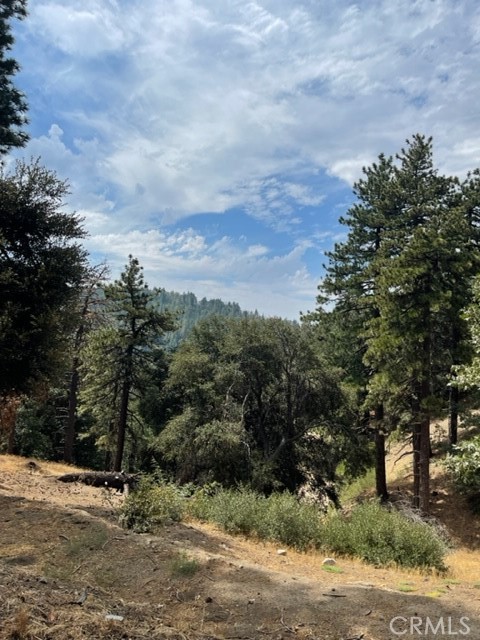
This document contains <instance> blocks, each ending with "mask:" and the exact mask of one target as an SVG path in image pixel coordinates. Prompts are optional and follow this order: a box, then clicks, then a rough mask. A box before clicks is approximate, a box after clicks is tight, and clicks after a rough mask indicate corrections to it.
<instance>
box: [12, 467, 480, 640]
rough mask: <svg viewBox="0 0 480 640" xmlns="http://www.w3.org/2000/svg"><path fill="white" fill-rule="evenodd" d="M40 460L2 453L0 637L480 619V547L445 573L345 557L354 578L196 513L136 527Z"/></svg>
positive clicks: (366, 628)
mask: <svg viewBox="0 0 480 640" xmlns="http://www.w3.org/2000/svg"><path fill="white" fill-rule="evenodd" d="M27 462H28V460H26V459H22V458H15V457H12V456H0V485H2V486H3V487H7V489H0V640H38V639H40V640H47V638H48V640H96V639H97V638H104V639H105V640H117V639H118V640H120V638H131V639H132V640H137V639H138V640H140V638H142V639H143V640H145V638H152V639H159V640H165V639H166V638H169V639H170V640H177V639H178V640H180V638H181V639H182V640H196V639H200V638H201V639H202V640H207V638H208V639H209V638H225V637H246V638H260V637H261V638H295V640H307V639H308V640H312V639H313V638H321V639H322V640H339V638H353V637H359V636H360V635H361V634H362V633H363V634H364V636H363V637H364V640H385V638H386V637H388V620H389V619H390V618H391V617H392V616H394V615H402V614H403V613H404V612H408V611H415V612H416V613H418V615H424V616H427V615H428V616H430V617H434V616H437V617H438V616H440V615H444V616H448V615H459V614H460V613H464V614H465V615H469V616H470V617H471V618H472V619H478V617H479V603H480V588H479V587H480V571H479V570H478V569H479V567H480V551H467V549H466V548H465V549H460V550H457V551H455V553H453V554H452V555H451V557H450V558H449V564H450V565H451V566H452V572H451V575H449V576H448V578H447V579H445V578H444V577H439V576H435V575H430V576H426V575H424V574H422V573H421V572H420V571H397V570H394V569H385V568H380V569H376V568H374V567H372V566H368V565H365V564H363V563H361V562H358V561H355V560H352V559H343V558H342V560H341V569H342V573H333V572H327V571H325V570H323V569H322V560H323V556H319V555H318V554H313V553H300V552H295V551H293V550H290V549H289V550H288V551H287V555H286V556H283V555H278V554H277V549H278V548H277V546H276V545H275V544H272V543H258V542H257V543H253V542H252V541H251V540H248V539H246V538H242V537H232V536H228V535H226V534H225V533H223V532H221V531H219V530H218V529H217V528H216V527H215V526H213V525H203V524H198V523H195V522H193V521H192V522H189V523H183V524H181V523H180V524H178V523H176V524H172V525H171V526H167V527H166V528H164V529H162V530H161V531H160V532H159V535H158V536H151V535H144V534H131V533H129V532H126V531H124V530H122V529H121V528H120V527H119V526H118V524H117V522H116V520H115V517H114V515H113V511H112V510H113V508H114V507H115V505H116V504H119V502H120V501H121V500H123V498H122V497H121V496H116V495H115V494H112V495H111V496H110V497H109V498H108V500H107V499H105V497H104V493H103V491H102V490H99V489H95V488H92V487H86V486H84V485H64V484H63V483H59V482H56V480H55V478H54V477H53V476H55V475H57V474H62V473H64V472H65V471H68V470H71V468H70V467H68V466H66V465H57V464H55V463H44V462H42V461H37V464H39V465H40V467H41V469H40V471H31V470H30V469H29V468H28V467H26V466H25V465H26V463H27ZM175 558H181V559H182V561H181V563H180V570H178V571H176V570H172V560H173V559H175ZM183 559H184V560H185V561H184V560H183ZM185 564H186V565H188V568H189V569H190V564H192V566H193V567H194V568H195V570H194V571H189V570H186V571H185V572H184V571H183V568H184V565H185ZM477 584H478V585H479V587H477V586H476V585H477ZM399 585H410V586H411V587H412V588H413V589H415V591H414V592H412V593H405V592H403V593H402V591H401V590H400V591H399ZM85 589H87V591H86V593H85V594H84V590H85ZM83 594H84V595H85V599H84V601H83V602H82V604H80V601H81V600H82V595H83ZM427 594H429V597H425V596H426V595H427ZM332 595H342V596H345V597H341V598H335V597H329V596H332ZM368 612H370V613H368ZM111 614H114V615H119V616H121V617H122V618H123V620H121V621H110V620H108V619H107V617H106V616H108V615H111ZM367 614H368V615H367ZM479 625H480V623H479ZM287 627H288V629H290V631H289V630H288V629H287ZM292 630H293V631H292ZM12 634H16V635H12ZM21 634H23V637H22V635H21ZM404 637H405V636H404ZM474 637H475V638H476V637H480V626H479V627H478V628H476V629H475V633H473V635H472V638H474Z"/></svg>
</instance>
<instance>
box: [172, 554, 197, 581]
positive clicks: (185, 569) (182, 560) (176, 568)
mask: <svg viewBox="0 0 480 640" xmlns="http://www.w3.org/2000/svg"><path fill="white" fill-rule="evenodd" d="M199 569H200V563H199V562H198V560H196V559H195V558H191V557H190V556H189V555H188V554H187V553H185V551H181V552H180V553H177V554H175V556H174V557H173V558H172V560H171V562H170V573H171V574H172V576H173V577H182V578H189V577H191V576H193V575H195V574H196V573H197V571H198V570H199Z"/></svg>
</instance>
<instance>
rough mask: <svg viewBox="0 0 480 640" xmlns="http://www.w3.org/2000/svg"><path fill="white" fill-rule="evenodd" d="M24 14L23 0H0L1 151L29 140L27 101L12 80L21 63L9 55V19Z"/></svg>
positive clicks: (10, 37) (24, 1)
mask: <svg viewBox="0 0 480 640" xmlns="http://www.w3.org/2000/svg"><path fill="white" fill-rule="evenodd" d="M26 15H27V1H26V0H0V155H2V154H4V153H7V152H8V151H9V150H10V149H11V148H14V147H23V146H24V145H25V144H26V142H27V140H28V134H27V133H25V131H23V128H24V126H25V125H26V124H27V122H28V121H27V117H26V112H27V109H28V107H27V102H26V99H25V96H24V94H23V93H22V92H21V91H19V89H17V88H16V87H15V85H14V84H13V76H14V75H15V74H16V73H17V72H18V70H19V68H20V67H19V65H18V63H17V61H16V60H14V59H13V58H11V57H9V56H8V52H9V51H10V50H11V49H12V46H13V43H14V38H13V35H12V29H11V24H10V21H11V20H12V18H17V19H20V20H22V19H23V18H25V16H26Z"/></svg>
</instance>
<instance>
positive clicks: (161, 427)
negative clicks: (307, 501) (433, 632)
mask: <svg viewBox="0 0 480 640" xmlns="http://www.w3.org/2000/svg"><path fill="white" fill-rule="evenodd" d="M0 4H1V5H2V7H3V5H5V6H4V7H3V10H2V13H0V26H1V30H0V36H1V37H0V51H1V52H2V55H4V56H7V57H8V55H9V51H10V50H11V48H12V45H13V36H12V34H11V24H10V23H11V20H12V19H13V18H15V17H17V18H24V17H26V3H25V2H17V3H15V4H14V5H13V7H14V8H11V5H10V4H9V3H0ZM7 62H8V64H5V65H3V66H1V65H0V74H3V80H2V83H1V84H0V87H1V89H0V90H1V91H2V92H3V93H2V101H1V103H0V104H1V108H0V116H1V118H2V120H1V123H2V126H1V127H0V153H1V154H2V155H3V156H7V154H8V153H9V152H10V151H11V150H12V149H15V148H18V147H21V146H22V145H23V144H25V142H26V140H27V138H28V136H27V135H26V134H25V132H24V131H23V127H24V126H25V124H26V118H25V112H26V109H27V106H26V100H25V98H24V96H23V95H22V94H21V93H20V92H19V91H18V90H17V89H16V88H15V86H14V84H13V79H14V76H15V73H16V71H17V69H18V65H17V64H16V62H15V60H13V59H10V58H8V60H7ZM0 79H1V78H0ZM68 196H69V186H68V183H67V182H65V181H64V180H61V179H60V178H59V177H58V175H57V174H56V173H55V172H54V171H52V170H50V169H48V168H47V167H44V166H43V165H42V163H41V162H40V161H39V160H32V161H30V162H27V161H24V160H21V161H17V162H14V161H13V160H12V159H9V161H8V162H2V164H1V169H0V362H1V367H0V427H1V431H0V446H1V447H2V449H3V450H6V451H8V452H10V453H19V454H22V455H36V456H39V457H43V458H48V459H53V460H59V459H63V460H65V461H67V462H69V463H72V462H76V463H78V464H82V465H84V466H89V467H93V468H96V469H107V470H110V469H112V470H114V471H120V470H121V469H126V470H129V471H131V472H142V473H149V474H151V473H155V474H157V476H162V477H164V478H168V479H169V480H171V481H174V482H176V483H178V484H181V485H193V486H198V485H200V486H209V485H211V484H212V483H213V484H214V486H217V485H221V486H223V487H237V486H238V485H240V484H241V485H242V486H244V487H247V488H249V489H251V490H254V491H257V492H259V494H261V495H264V496H269V495H271V494H272V493H275V492H278V491H288V492H291V493H292V494H294V495H296V496H299V495H309V496H310V497H311V498H313V499H316V500H320V501H321V500H327V499H328V500H330V501H331V502H332V503H333V504H335V505H336V506H339V498H338V496H339V490H340V488H341V486H342V485H343V484H345V483H348V482H350V481H351V480H352V479H353V478H355V477H356V476H358V475H361V474H362V473H363V472H364V471H365V470H367V469H369V468H374V469H375V475H376V492H377V495H378V497H379V498H380V499H381V500H382V501H387V500H388V499H389V487H388V478H387V473H386V467H385V456H386V448H387V445H388V441H389V438H390V437H391V436H392V437H393V438H395V439H397V440H400V441H402V442H404V444H405V447H406V448H407V450H408V455H411V458H412V462H413V464H412V499H413V505H414V507H415V508H418V509H420V510H421V511H422V512H423V513H428V511H429V509H430V499H431V491H430V459H431V456H432V455H434V454H435V453H436V451H435V449H434V447H433V444H432V438H431V425H432V424H434V422H435V421H437V420H441V419H446V418H448V420H449V446H450V456H451V460H450V462H449V465H450V469H451V470H452V474H454V475H455V474H456V481H457V484H459V486H461V487H462V488H463V489H465V490H468V491H469V492H471V493H475V491H477V490H478V489H479V487H478V483H475V481H474V475H473V479H472V477H470V479H469V481H468V482H467V480H466V478H465V477H462V468H467V467H468V464H467V467H462V465H460V464H456V463H455V461H457V462H458V460H460V459H462V460H463V458H466V459H467V462H469V463H471V460H472V459H473V460H474V459H475V456H476V455H478V447H479V445H478V441H473V442H471V443H470V444H469V445H468V447H466V448H465V447H464V448H463V449H455V446H456V444H457V439H458V425H459V420H460V418H461V417H462V416H463V417H465V416H466V415H467V411H468V410H469V409H472V408H473V410H474V411H475V410H476V409H478V404H479V403H478V398H477V395H476V394H477V391H478V388H479V385H478V359H479V340H478V325H479V320H478V318H479V313H478V309H479V305H480V301H479V295H478V278H479V275H478V274H479V272H480V172H479V170H478V169H475V168H472V170H471V172H470V173H468V174H467V175H466V176H465V177H464V178H463V179H460V178H459V177H457V176H454V175H444V174H442V173H441V172H440V170H439V169H438V168H437V166H436V163H435V158H434V144H433V139H432V138H429V137H427V136H424V135H422V134H414V135H413V136H412V137H411V139H409V140H407V142H406V145H405V146H404V148H401V149H400V151H399V152H398V154H396V155H395V156H386V155H385V154H383V153H382V154H380V155H379V157H378V160H377V161H376V162H373V163H372V164H371V165H370V166H367V167H364V169H363V173H362V177H361V178H360V179H359V180H358V181H357V182H356V183H355V184H354V187H353V203H352V204H351V206H349V207H348V208H347V207H344V211H343V215H341V217H340V224H341V225H343V228H344V230H345V233H344V234H343V236H340V237H343V238H344V239H343V240H340V241H338V242H337V244H336V245H335V246H334V247H333V248H332V249H331V251H330V252H327V254H326V265H325V267H324V277H323V278H322V280H321V281H320V282H319V296H318V299H317V306H316V310H315V311H314V312H313V313H310V314H307V315H305V316H303V317H302V318H301V319H300V321H299V322H297V323H295V322H291V321H288V320H285V319H282V318H276V317H264V316H259V315H258V314H256V313H245V312H242V311H241V309H240V307H239V306H238V305H237V304H234V303H224V302H222V301H221V300H219V299H216V300H206V299H205V298H203V299H202V300H200V301H198V300H197V298H196V296H195V294H194V293H186V294H179V293H167V292H166V291H164V290H163V289H162V288H161V287H152V286H150V284H149V283H148V282H146V281H145V279H144V275H143V267H142V265H141V263H140V261H139V259H138V258H137V257H135V256H133V255H129V256H128V257H127V256H125V268H124V270H123V271H122V273H121V274H120V276H119V277H118V278H116V279H114V280H112V279H111V278H109V273H108V265H105V264H103V265H101V266H92V259H91V257H90V256H89V255H88V252H87V250H86V249H85V239H86V237H87V231H86V228H85V226H84V224H85V221H84V219H83V218H82V217H81V216H79V215H78V214H76V213H73V212H71V211H70V210H69V207H68ZM182 238H183V240H182V242H183V244H182V251H186V250H187V249H188V247H189V246H190V245H191V244H192V243H191V238H190V236H188V238H187V242H186V243H185V242H184V240H185V238H186V236H185V237H184V236H182ZM189 243H190V244H189ZM195 243H197V244H198V246H201V245H202V241H201V239H199V238H196V239H195V242H194V243H193V245H194V247H193V248H194V249H195V247H197V244H195ZM193 245H192V246H193ZM226 246H227V248H228V243H227V245H226ZM195 250H196V249H195ZM265 250H266V249H265V247H263V246H261V245H253V246H251V247H250V249H249V251H250V254H248V255H250V257H252V256H259V255H260V256H263V255H264V253H265ZM165 251H166V252H168V247H167V248H166V249H165ZM252 286H254V285H252ZM312 302H314V301H313V300H312ZM469 447H470V448H469ZM463 476H465V473H464V474H463Z"/></svg>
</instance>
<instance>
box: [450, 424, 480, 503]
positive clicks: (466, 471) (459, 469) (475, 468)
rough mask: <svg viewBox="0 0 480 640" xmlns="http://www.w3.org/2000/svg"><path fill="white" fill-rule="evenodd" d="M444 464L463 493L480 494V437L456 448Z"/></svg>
mask: <svg viewBox="0 0 480 640" xmlns="http://www.w3.org/2000/svg"><path fill="white" fill-rule="evenodd" d="M444 464H445V467H446V468H447V469H448V471H449V472H450V473H451V475H452V477H453V481H454V483H455V486H456V487H457V489H458V490H459V491H460V492H461V493H466V494H474V493H479V492H480V436H476V437H475V438H472V440H469V441H468V442H462V443H461V444H459V445H456V446H454V447H453V453H450V454H448V455H447V457H446V458H445V461H444Z"/></svg>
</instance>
